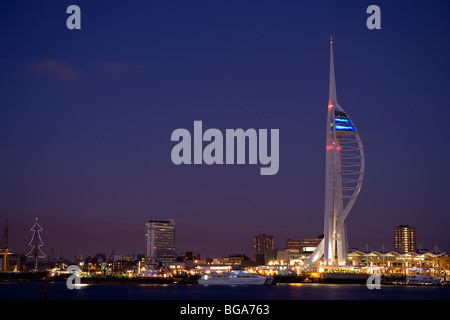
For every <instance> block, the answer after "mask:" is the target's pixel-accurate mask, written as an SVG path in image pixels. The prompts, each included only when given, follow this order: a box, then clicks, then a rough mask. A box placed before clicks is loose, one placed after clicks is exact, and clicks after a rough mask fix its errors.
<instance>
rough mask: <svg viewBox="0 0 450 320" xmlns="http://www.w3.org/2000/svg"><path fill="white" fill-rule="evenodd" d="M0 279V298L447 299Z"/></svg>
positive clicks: (442, 293)
mask: <svg viewBox="0 0 450 320" xmlns="http://www.w3.org/2000/svg"><path fill="white" fill-rule="evenodd" d="M45 292H46V294H45V295H44V283H43V282H4V283H0V300H3V301H5V300H10V301H11V300H43V299H44V298H45V299H46V300H191V301H192V300H230V301H238V300H266V301H268V300H450V287H440V286H406V285H382V286H381V289H372V290H369V289H368V288H367V286H366V285H365V284H322V283H279V284H277V285H272V286H201V285H195V284H193V285H190V284H89V285H83V286H82V287H81V289H72V290H69V289H68V288H67V286H66V283H65V282H64V281H57V282H48V283H47V284H46V290H45Z"/></svg>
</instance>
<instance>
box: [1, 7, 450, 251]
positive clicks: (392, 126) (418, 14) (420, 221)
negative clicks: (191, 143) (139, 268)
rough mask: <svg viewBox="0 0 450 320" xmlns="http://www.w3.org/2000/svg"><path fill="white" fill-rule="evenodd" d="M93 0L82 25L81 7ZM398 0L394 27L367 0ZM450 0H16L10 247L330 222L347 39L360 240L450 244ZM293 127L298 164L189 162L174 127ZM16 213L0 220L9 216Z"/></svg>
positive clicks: (99, 243)
mask: <svg viewBox="0 0 450 320" xmlns="http://www.w3.org/2000/svg"><path fill="white" fill-rule="evenodd" d="M71 4H76V5H78V6H80V8H81V25H82V29H81V30H68V29H67V28H66V19H67V17H68V16H69V15H68V14H66V8H67V7H68V6H69V5H71ZM371 4H377V5H379V6H380V8H381V27H382V28H381V30H369V29H367V27H366V19H367V18H368V16H369V15H368V14H366V8H367V7H368V6H369V5H371ZM449 9H450V6H449V4H448V2H447V1H376V2H373V1H370V2H369V1H314V2H311V1H308V2H306V1H188V2H186V1H122V2H121V3H119V2H112V1H95V2H94V3H93V2H92V1H79V0H76V1H74V2H73V1H71V2H68V1H39V2H35V1H2V2H1V4H0V39H1V42H2V44H1V50H0V86H1V94H0V212H1V215H0V216H1V217H6V216H7V217H8V222H9V223H8V224H9V235H10V239H9V240H10V247H11V249H12V250H13V251H16V252H24V253H26V251H27V250H28V246H27V244H28V241H29V239H30V238H31V231H29V228H31V227H32V225H33V223H34V219H35V217H36V216H37V217H39V221H40V223H41V225H42V227H43V228H44V231H43V233H42V237H43V241H44V243H45V244H46V246H45V247H44V248H43V251H44V252H46V253H48V254H50V253H51V249H52V248H53V249H54V253H55V255H57V256H66V257H69V258H72V257H73V256H74V252H77V253H81V254H83V255H84V256H87V255H93V254H95V253H97V252H104V253H105V254H106V255H108V254H110V253H111V252H112V251H113V250H115V251H116V252H144V244H145V241H144V233H145V230H144V229H145V222H146V221H147V220H149V219H168V218H174V219H175V220H176V228H177V230H176V232H177V240H176V241H177V251H195V252H199V253H200V254H202V255H203V256H208V255H209V256H212V255H214V256H219V255H228V254H229V253H247V254H248V255H252V251H253V249H252V245H253V236H254V235H256V234H259V233H269V234H273V235H274V236H275V244H276V246H277V247H278V248H279V249H282V248H283V247H284V245H285V241H286V239H287V238H305V237H316V236H318V235H319V234H321V233H323V201H324V166H325V125H326V111H327V101H328V72H329V38H330V35H333V39H334V40H335V45H334V50H335V51H334V54H335V65H336V81H337V95H338V101H339V103H340V105H341V106H342V107H343V108H344V109H345V110H346V111H347V112H348V113H349V114H350V115H351V117H352V120H353V121H354V122H355V123H356V125H357V127H358V130H359V132H360V135H361V138H362V140H363V143H364V145H365V154H366V175H365V180H364V184H363V188H362V191H361V193H360V197H359V198H358V200H357V202H356V204H355V206H354V208H353V210H352V212H351V213H350V216H349V218H348V239H349V245H350V246H351V247H359V248H363V247H364V246H365V245H366V243H367V244H368V245H369V246H370V247H371V248H372V249H374V250H377V249H379V248H380V247H381V245H383V244H384V245H385V246H386V247H387V248H388V249H390V250H393V228H394V226H396V225H398V224H409V225H413V226H416V228H417V241H418V244H420V245H422V247H424V248H428V249H430V250H431V249H432V248H433V247H434V246H435V245H438V247H439V248H440V249H441V250H443V251H450V237H449V226H450V209H449V205H448V198H449V196H450V185H449V181H450V168H449V163H450V141H449V137H450V135H449V131H448V122H449V118H450V117H449V116H450V104H449V101H450V90H449V89H450V80H449V74H450V62H449V61H450V60H449V57H450V55H449V54H450V37H449V32H450V22H449V19H448V12H449ZM194 120H202V121H203V127H204V128H205V129H207V128H218V129H220V130H223V132H224V131H225V129H228V128H230V129H235V128H243V129H247V128H255V129H279V130H280V170H279V172H278V174H277V175H275V176H260V175H259V167H260V166H259V165H252V166H250V165H241V166H238V165H227V166H225V165H223V166H218V165H213V166H207V165H197V166H193V165H192V166H175V165H174V164H172V162H171V159H170V152H171V149H172V147H173V145H174V143H173V142H171V141H170V136H171V133H172V131H173V130H175V129H177V128H187V129H189V130H191V131H192V128H193V121H194ZM3 220H4V219H3V218H2V219H1V224H0V226H1V227H2V229H3V226H4V221H3Z"/></svg>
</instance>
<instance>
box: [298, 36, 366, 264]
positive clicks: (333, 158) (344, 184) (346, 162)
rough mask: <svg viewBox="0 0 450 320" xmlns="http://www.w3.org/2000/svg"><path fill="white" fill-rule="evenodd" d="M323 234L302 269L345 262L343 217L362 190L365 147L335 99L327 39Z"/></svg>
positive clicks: (331, 46)
mask: <svg viewBox="0 0 450 320" xmlns="http://www.w3.org/2000/svg"><path fill="white" fill-rule="evenodd" d="M325 153H326V164H325V166H326V167H325V214H324V238H323V240H322V241H321V242H320V244H319V246H318V247H317V248H316V250H315V251H314V252H313V253H312V254H311V256H310V257H309V258H308V259H307V260H306V261H305V264H304V269H308V268H313V267H315V266H316V265H317V264H318V262H319V261H320V258H323V259H322V263H323V264H324V265H328V266H333V265H345V263H346V260H347V249H348V245H347V230H346V219H347V216H348V214H349V212H350V210H351V209H352V207H353V205H354V203H355V201H356V198H357V197H358V194H359V192H360V190H361V185H362V181H363V177H364V149H363V145H362V142H361V138H360V136H359V133H358V131H357V130H356V126H355V124H354V123H353V121H352V120H351V119H350V117H349V115H348V114H347V113H346V112H345V111H344V109H342V107H341V106H340V105H339V104H338V102H337V97H336V82H335V75H334V58H333V40H332V39H331V40H330V88H329V98H328V113H327V127H326V151H325Z"/></svg>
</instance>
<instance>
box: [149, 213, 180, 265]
mask: <svg viewBox="0 0 450 320" xmlns="http://www.w3.org/2000/svg"><path fill="white" fill-rule="evenodd" d="M145 226H146V233H145V237H146V257H151V258H162V257H173V256H175V220H174V219H170V220H150V221H148V222H147V223H146V224H145Z"/></svg>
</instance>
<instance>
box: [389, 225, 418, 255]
mask: <svg viewBox="0 0 450 320" xmlns="http://www.w3.org/2000/svg"><path fill="white" fill-rule="evenodd" d="M394 247H395V251H396V252H399V253H406V252H415V251H416V228H415V227H411V226H397V227H395V228H394Z"/></svg>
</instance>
